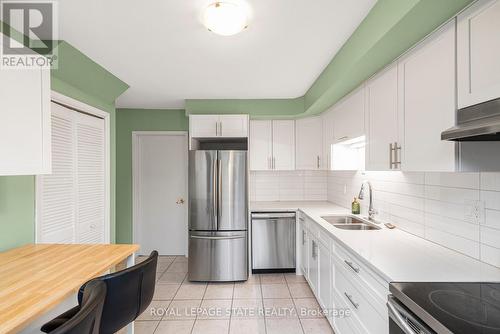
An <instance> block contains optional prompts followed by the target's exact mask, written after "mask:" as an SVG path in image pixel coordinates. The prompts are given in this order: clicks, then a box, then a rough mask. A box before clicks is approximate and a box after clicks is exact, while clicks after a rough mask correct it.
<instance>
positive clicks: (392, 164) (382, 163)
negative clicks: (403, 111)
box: [366, 65, 401, 170]
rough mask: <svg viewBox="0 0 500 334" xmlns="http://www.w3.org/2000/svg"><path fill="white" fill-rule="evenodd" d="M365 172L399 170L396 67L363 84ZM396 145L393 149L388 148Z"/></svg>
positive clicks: (399, 145) (393, 66)
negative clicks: (364, 104)
mask: <svg viewBox="0 0 500 334" xmlns="http://www.w3.org/2000/svg"><path fill="white" fill-rule="evenodd" d="M366 117H367V126H368V129H367V147H366V155H367V159H366V166H367V167H366V169H367V170H392V169H399V167H400V166H399V164H397V161H399V158H400V154H399V152H398V151H399V150H398V149H397V148H399V147H401V143H400V142H399V141H400V138H399V133H398V68H397V66H396V65H391V66H390V67H389V68H387V69H385V70H384V71H383V72H381V73H380V74H378V75H377V76H376V77H375V78H373V79H371V80H370V81H369V82H368V83H367V84H366ZM394 145H396V146H397V147H396V149H391V146H394Z"/></svg>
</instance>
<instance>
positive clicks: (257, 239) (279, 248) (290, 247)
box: [252, 212, 296, 273]
mask: <svg viewBox="0 0 500 334" xmlns="http://www.w3.org/2000/svg"><path fill="white" fill-rule="evenodd" d="M295 243H296V241H295V212H252V271H253V272H255V273H258V272H294V271H295Z"/></svg>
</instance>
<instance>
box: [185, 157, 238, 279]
mask: <svg viewBox="0 0 500 334" xmlns="http://www.w3.org/2000/svg"><path fill="white" fill-rule="evenodd" d="M247 220H248V200H247V152H246V151H222V150H219V151H215V150H213V151H203V150H196V151H194V150H193V151H189V258H188V279H189V280H190V281H212V282H213V281H215V282H221V281H244V280H246V279H247V278H248V243H247V238H248V234H247V226H248V224H247Z"/></svg>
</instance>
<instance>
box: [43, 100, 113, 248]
mask: <svg viewBox="0 0 500 334" xmlns="http://www.w3.org/2000/svg"><path fill="white" fill-rule="evenodd" d="M51 101H53V102H56V103H59V104H62V105H65V106H67V107H69V108H72V109H75V111H82V112H84V113H87V114H90V115H93V116H97V117H99V118H102V119H103V120H104V138H105V143H104V145H105V147H104V166H105V168H104V170H105V174H104V179H105V188H104V201H105V202H106V205H105V208H104V233H105V234H104V240H105V241H106V242H107V243H111V115H110V113H109V112H106V111H103V110H101V109H98V108H95V107H92V106H90V105H88V104H86V103H83V102H81V101H78V100H75V99H73V98H71V97H68V96H66V95H63V94H61V93H58V92H55V91H52V92H51ZM40 182H41V179H40V177H39V176H36V177H35V243H37V242H38V240H39V237H40V230H39V227H40V226H39V225H40V224H39V217H38V211H39V206H38V205H39V203H40V192H39V191H38V189H39V188H40V185H41V184H40Z"/></svg>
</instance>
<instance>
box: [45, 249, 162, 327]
mask: <svg viewBox="0 0 500 334" xmlns="http://www.w3.org/2000/svg"><path fill="white" fill-rule="evenodd" d="M157 262H158V252H157V251H153V252H151V254H150V255H149V257H148V258H147V259H146V260H144V261H143V262H141V263H139V264H137V265H135V266H133V267H130V268H127V269H124V270H121V271H117V272H115V273H112V274H108V275H104V276H101V277H97V278H94V279H92V280H90V281H88V282H87V283H85V284H84V285H83V286H82V287H81V288H80V291H79V292H78V300H79V302H80V304H81V303H82V302H83V295H84V293H83V292H84V291H85V288H86V286H87V285H89V284H91V283H92V282H95V281H99V282H104V283H106V287H107V292H106V299H105V300H104V306H103V309H102V316H101V321H100V326H99V332H98V333H99V334H114V333H116V332H118V331H119V330H120V329H122V328H124V327H125V326H127V325H128V324H130V323H131V322H133V321H134V320H135V319H136V318H137V317H138V316H139V315H141V313H142V312H144V311H145V310H146V308H147V307H148V306H149V304H150V303H151V301H152V300H153V294H154V291H155V284H156V264H157ZM63 320H64V319H63ZM52 322H54V323H59V324H60V323H61V320H59V317H58V318H56V319H53V320H52V321H50V322H49V323H48V324H50V323H52ZM48 324H47V325H48Z"/></svg>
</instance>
